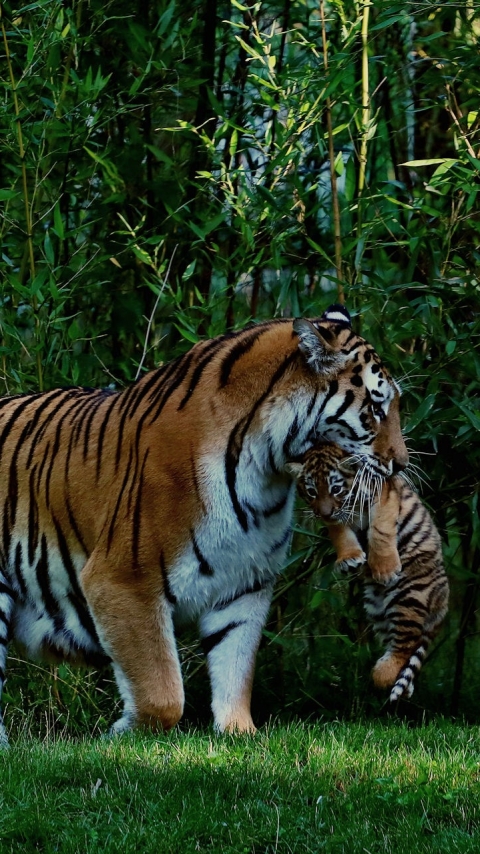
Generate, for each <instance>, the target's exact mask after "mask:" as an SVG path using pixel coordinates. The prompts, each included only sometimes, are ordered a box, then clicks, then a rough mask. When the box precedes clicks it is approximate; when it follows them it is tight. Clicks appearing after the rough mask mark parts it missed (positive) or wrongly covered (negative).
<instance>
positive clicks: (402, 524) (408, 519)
mask: <svg viewBox="0 0 480 854" xmlns="http://www.w3.org/2000/svg"><path fill="white" fill-rule="evenodd" d="M416 512H417V506H416V505H414V506H413V507H412V508H411V510H409V512H408V513H407V515H406V516H404V517H403V519H401V521H400V522H399V524H398V529H397V537H398V538H399V539H400V534H401V533H402V531H403V530H404V528H405V527H406V526H407V525H408V524H409V523H410V522H411V521H412V518H413V516H414V515H415V513H416ZM408 536H410V535H408Z"/></svg>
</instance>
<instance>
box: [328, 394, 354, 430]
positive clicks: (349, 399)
mask: <svg viewBox="0 0 480 854" xmlns="http://www.w3.org/2000/svg"><path fill="white" fill-rule="evenodd" d="M354 400H355V392H354V391H353V390H352V389H351V388H349V389H347V391H346V392H345V397H344V399H343V403H341V404H340V406H339V407H338V409H337V411H336V412H335V414H334V415H329V416H328V418H326V419H325V423H326V424H333V423H334V422H336V421H338V419H339V418H340V416H341V415H343V413H344V412H346V411H347V409H349V408H350V406H351V405H352V403H353V401H354Z"/></svg>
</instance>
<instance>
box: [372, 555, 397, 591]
mask: <svg viewBox="0 0 480 854" xmlns="http://www.w3.org/2000/svg"><path fill="white" fill-rule="evenodd" d="M368 565H369V567H370V571H371V573H372V578H373V580H374V581H377V582H378V583H379V584H388V583H389V582H390V581H394V580H395V579H396V578H397V576H398V575H400V573H401V571H402V564H401V561H400V556H399V554H398V552H397V550H396V549H395V551H393V552H390V553H388V552H387V553H384V554H376V553H375V551H372V549H370V550H369V553H368Z"/></svg>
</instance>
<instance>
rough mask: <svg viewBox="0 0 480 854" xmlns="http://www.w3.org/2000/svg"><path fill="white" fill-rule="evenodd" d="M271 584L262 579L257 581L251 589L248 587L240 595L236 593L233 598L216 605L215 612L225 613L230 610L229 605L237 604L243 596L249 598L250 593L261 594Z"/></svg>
mask: <svg viewBox="0 0 480 854" xmlns="http://www.w3.org/2000/svg"><path fill="white" fill-rule="evenodd" d="M269 584H270V582H269V581H265V580H263V581H260V579H257V580H256V581H254V583H253V584H251V585H250V587H246V588H245V590H242V591H241V592H240V593H235V595H234V596H231V597H230V598H228V599H222V601H221V602H218V603H217V604H216V605H215V607H214V609H213V610H214V611H224V610H225V608H228V607H229V605H232V604H233V602H237V601H238V599H241V598H242V596H248V594H249V593H259V592H260V591H261V590H265V589H266V588H267V587H268V585H269Z"/></svg>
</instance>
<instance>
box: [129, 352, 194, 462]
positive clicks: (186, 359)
mask: <svg viewBox="0 0 480 854" xmlns="http://www.w3.org/2000/svg"><path fill="white" fill-rule="evenodd" d="M192 359H193V351H192V350H189V351H188V353H186V354H185V355H184V356H180V357H179V358H178V359H175V361H173V362H171V363H170V365H169V366H167V367H168V371H166V372H165V373H162V375H161V376H160V378H159V382H158V387H157V388H156V389H155V393H154V394H151V395H150V398H149V399H150V404H149V405H148V406H147V408H146V409H145V410H144V411H143V412H142V413H141V415H140V416H139V418H138V420H137V427H136V434H135V443H136V445H138V444H139V441H140V436H141V433H142V430H143V425H144V423H145V422H146V420H147V419H148V418H149V417H150V424H153V423H154V422H155V421H156V420H157V418H159V417H160V414H161V412H162V410H163V408H164V406H165V405H166V404H167V402H168V400H169V398H170V397H171V395H172V394H173V393H174V391H175V390H176V389H177V388H179V386H180V385H181V383H182V382H183V380H184V379H185V377H186V375H187V374H188V371H189V368H190V363H191V362H192ZM162 370H163V369H162Z"/></svg>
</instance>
